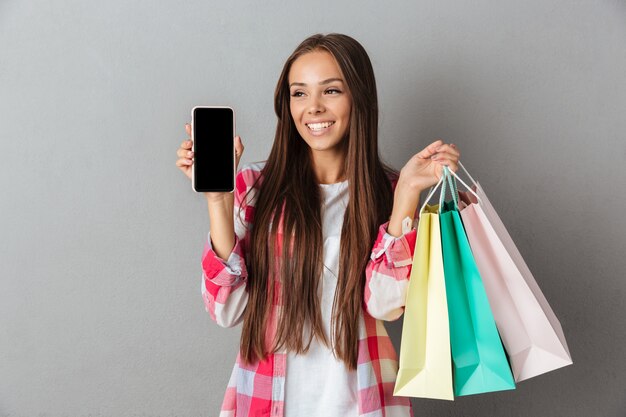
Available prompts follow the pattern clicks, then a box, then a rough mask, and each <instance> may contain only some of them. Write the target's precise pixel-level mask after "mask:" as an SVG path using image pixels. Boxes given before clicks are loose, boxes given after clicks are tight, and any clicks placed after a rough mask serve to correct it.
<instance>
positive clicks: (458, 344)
mask: <svg viewBox="0 0 626 417" xmlns="http://www.w3.org/2000/svg"><path fill="white" fill-rule="evenodd" d="M443 175H444V176H445V178H444V181H443V187H442V191H441V197H440V201H439V207H440V208H439V210H440V214H439V219H440V227H441V246H442V251H443V269H444V276H445V281H446V294H447V301H448V316H449V320H450V345H451V346H450V347H451V351H452V362H453V369H454V394H455V395H456V396H461V395H470V394H479V393H483V392H491V391H502V390H509V389H515V382H514V380H513V375H512V373H511V368H510V365H509V362H508V360H507V357H506V354H505V353H504V348H503V346H502V341H501V340H500V335H499V334H498V330H497V328H496V323H495V320H494V318H493V314H492V312H491V307H490V306H489V301H488V299H487V294H486V292H485V287H484V286H483V282H482V280H481V278H480V274H479V272H478V267H477V266H476V262H475V260H474V257H473V255H472V251H471V249H470V246H469V242H468V240H467V236H466V235H465V229H464V228H463V223H462V222H461V217H460V215H459V210H458V193H457V191H456V183H455V181H454V178H453V177H452V174H451V173H450V171H449V169H448V168H447V167H444V173H443ZM446 183H447V185H448V187H450V190H451V194H452V201H447V202H444V198H445V192H446V187H445V186H446Z"/></svg>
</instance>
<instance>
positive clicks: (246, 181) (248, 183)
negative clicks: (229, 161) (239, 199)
mask: <svg viewBox="0 0 626 417" xmlns="http://www.w3.org/2000/svg"><path fill="white" fill-rule="evenodd" d="M265 162H266V161H256V162H247V163H245V164H243V165H241V167H239V169H238V170H237V178H236V180H235V182H236V187H237V192H238V193H245V192H246V191H248V190H249V189H250V188H252V187H254V188H258V187H259V185H260V182H261V181H260V180H261V179H262V178H261V177H262V173H263V167H264V166H265Z"/></svg>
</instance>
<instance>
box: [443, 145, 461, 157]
mask: <svg viewBox="0 0 626 417" xmlns="http://www.w3.org/2000/svg"><path fill="white" fill-rule="evenodd" d="M437 152H438V153H441V152H448V153H451V154H453V155H456V156H459V155H460V154H461V153H460V152H459V150H458V149H456V147H454V146H453V145H452V144H444V145H442V146H440V147H439V148H438V149H437Z"/></svg>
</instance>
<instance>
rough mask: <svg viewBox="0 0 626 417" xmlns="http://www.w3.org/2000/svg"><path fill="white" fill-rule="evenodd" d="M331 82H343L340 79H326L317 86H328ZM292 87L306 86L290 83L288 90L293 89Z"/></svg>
mask: <svg viewBox="0 0 626 417" xmlns="http://www.w3.org/2000/svg"><path fill="white" fill-rule="evenodd" d="M333 81H339V82H343V80H342V79H341V78H328V79H327V80H324V81H320V82H319V85H326V84H330V83H332V82H333ZM294 85H297V86H301V87H305V86H306V84H305V83H291V84H289V88H291V87H293V86H294Z"/></svg>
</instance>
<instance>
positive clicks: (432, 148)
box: [417, 139, 443, 159]
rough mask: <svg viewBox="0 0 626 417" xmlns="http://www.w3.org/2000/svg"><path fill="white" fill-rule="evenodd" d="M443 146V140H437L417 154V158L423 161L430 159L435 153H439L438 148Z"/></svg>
mask: <svg viewBox="0 0 626 417" xmlns="http://www.w3.org/2000/svg"><path fill="white" fill-rule="evenodd" d="M442 144H443V141H442V140H441V139H439V140H436V141H434V142H433V143H431V144H430V145H428V146H427V147H426V148H424V149H423V150H422V151H420V152H419V153H418V154H417V156H418V157H420V158H423V159H427V158H430V157H431V156H433V155H434V154H435V153H437V148H438V147H440V146H441V145H442Z"/></svg>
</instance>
